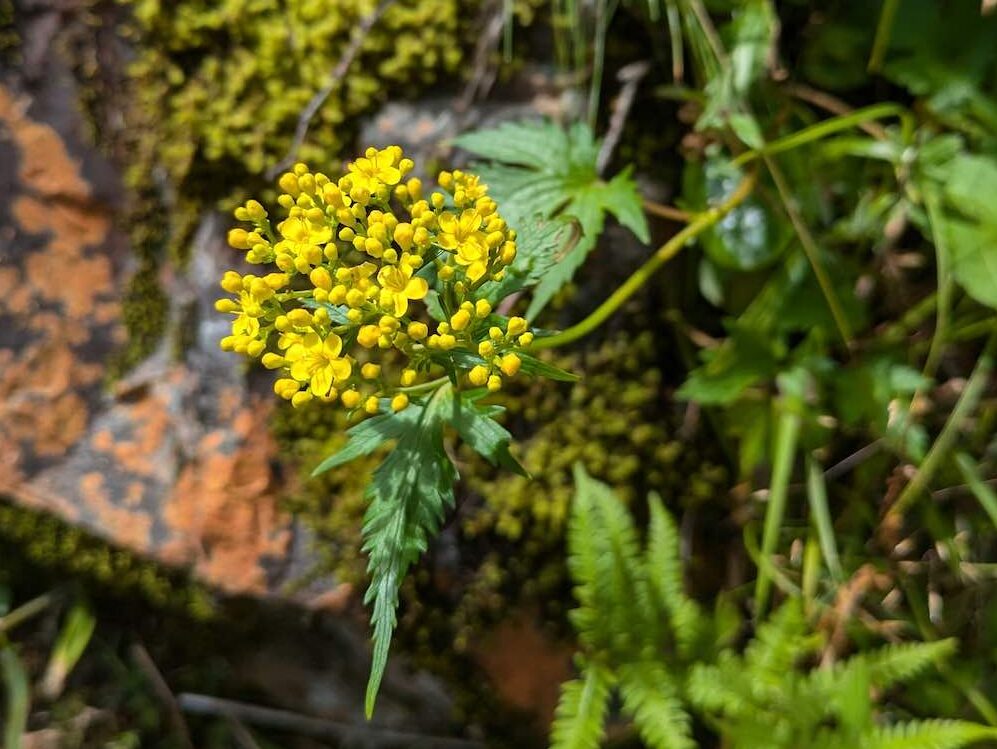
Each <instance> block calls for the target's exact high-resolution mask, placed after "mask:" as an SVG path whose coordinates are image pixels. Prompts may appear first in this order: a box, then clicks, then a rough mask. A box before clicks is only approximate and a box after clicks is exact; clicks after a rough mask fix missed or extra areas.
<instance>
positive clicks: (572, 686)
mask: <svg viewBox="0 0 997 749" xmlns="http://www.w3.org/2000/svg"><path fill="white" fill-rule="evenodd" d="M612 686H613V679H612V674H610V672H609V671H608V669H606V668H605V667H603V666H600V665H597V664H593V663H589V664H587V665H586V666H585V668H584V669H583V671H582V674H581V677H580V678H578V679H572V680H571V681H566V682H565V683H564V684H562V685H561V699H560V701H559V702H558V704H557V710H556V711H555V713H554V725H553V726H552V727H551V732H550V746H551V749H596V748H597V747H598V746H599V741H600V740H601V739H602V735H603V730H604V726H605V722H606V712H607V710H608V708H609V692H610V689H611V688H612Z"/></svg>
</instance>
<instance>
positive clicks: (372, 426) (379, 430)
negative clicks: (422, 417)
mask: <svg viewBox="0 0 997 749" xmlns="http://www.w3.org/2000/svg"><path fill="white" fill-rule="evenodd" d="M419 413H420V412H419V409H418V408H411V409H405V410H404V411H401V412H399V413H397V414H395V413H388V414H379V415H378V416H373V417H371V418H369V419H367V420H366V421H362V422H360V423H359V424H357V425H356V426H354V427H351V428H350V429H348V430H347V432H346V436H347V437H348V438H349V439H348V440H347V442H346V445H345V446H344V447H343V448H342V449H341V450H339V451H337V452H335V453H333V454H332V455H330V456H329V457H327V458H326V459H325V460H323V461H322V462H321V463H319V464H318V465H317V466H316V467H315V470H313V471H312V476H318V475H319V474H321V473H325V472H326V471H328V470H330V469H332V468H335V467H336V466H341V465H343V464H344V463H349V462H350V461H351V460H356V459H357V458H360V457H363V456H364V455H370V454H371V453H372V452H374V450H376V449H377V448H378V447H380V446H381V445H382V444H384V443H385V442H387V441H388V440H393V439H398V438H399V437H401V436H402V435H403V434H405V432H406V431H408V430H410V429H411V428H412V425H413V422H414V421H415V420H417V419H418V418H419Z"/></svg>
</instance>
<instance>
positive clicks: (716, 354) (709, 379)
mask: <svg viewBox="0 0 997 749" xmlns="http://www.w3.org/2000/svg"><path fill="white" fill-rule="evenodd" d="M701 355H702V357H703V358H704V359H705V360H706V363H705V364H704V365H703V366H701V367H697V368H696V369H694V370H693V371H692V372H690V373H689V377H688V378H687V379H686V381H685V382H684V383H682V387H680V388H679V390H678V393H677V395H678V397H679V398H681V399H684V400H691V401H695V402H697V403H702V404H704V405H705V404H709V405H726V404H729V403H731V402H733V401H735V400H737V399H738V398H739V397H740V396H741V394H742V393H743V392H744V391H745V390H746V389H747V388H749V387H750V386H751V385H753V384H755V383H756V382H759V381H760V380H763V379H765V378H768V377H771V376H773V375H775V373H776V371H777V370H778V358H777V356H776V354H775V352H773V351H772V341H771V340H770V339H769V338H768V337H766V336H765V335H763V334H762V333H760V332H759V331H755V330H752V329H750V328H746V327H743V326H734V327H733V328H732V330H731V335H730V337H728V338H727V339H726V340H725V341H724V342H723V344H721V345H720V347H719V348H717V349H714V350H706V351H703V352H702V354H701Z"/></svg>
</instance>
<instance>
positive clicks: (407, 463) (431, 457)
mask: <svg viewBox="0 0 997 749" xmlns="http://www.w3.org/2000/svg"><path fill="white" fill-rule="evenodd" d="M452 398H453V392H452V390H451V389H450V388H449V387H447V386H444V387H441V388H440V389H439V390H437V391H436V392H435V393H433V395H432V396H431V397H430V398H429V400H428V401H427V402H426V403H424V404H412V405H410V406H409V408H407V409H406V410H405V411H403V412H402V413H408V412H410V411H411V412H412V414H413V415H414V416H415V418H413V419H410V420H406V421H405V422H404V423H405V425H406V426H407V428H406V429H405V430H404V431H403V432H402V434H401V435H400V438H399V440H398V443H397V445H395V449H394V450H392V451H391V453H390V454H389V455H388V457H387V458H385V460H384V462H383V463H381V465H380V466H378V468H377V469H376V470H375V471H374V474H373V477H372V479H371V482H370V484H369V485H368V487H367V492H366V499H367V501H368V507H367V512H366V513H365V515H364V525H363V538H364V542H363V550H364V551H365V552H366V553H367V554H368V563H367V570H368V572H369V573H370V576H371V583H370V587H369V588H368V589H367V593H366V595H365V596H364V602H365V603H368V604H370V603H372V604H373V609H372V612H371V623H372V625H373V628H374V633H373V640H374V650H373V658H372V663H371V672H370V679H369V681H368V683H367V695H366V699H365V709H366V712H367V715H368V717H369V716H370V715H371V714H372V713H373V710H374V702H375V700H376V698H377V692H378V689H379V688H380V684H381V679H382V677H383V676H384V669H385V666H386V665H387V660H388V650H389V648H390V644H391V634H392V632H393V631H394V628H395V623H396V610H397V607H398V590H399V588H400V587H401V583H402V579H403V578H404V576H405V572H406V571H407V570H408V568H409V566H410V565H411V564H412V563H413V562H415V561H416V560H417V559H418V557H419V555H420V554H421V553H422V552H423V551H425V550H426V547H427V545H428V543H429V538H430V537H432V536H434V535H436V533H437V532H438V531H439V528H440V524H441V523H442V521H443V516H444V513H445V511H446V510H447V509H449V508H451V507H452V506H453V503H454V495H453V484H454V481H456V479H457V471H456V469H455V468H454V466H453V463H451V462H450V458H449V456H448V455H447V453H446V450H445V449H444V447H443V428H444V425H445V423H446V420H447V417H448V416H449V414H450V411H451V409H452Z"/></svg>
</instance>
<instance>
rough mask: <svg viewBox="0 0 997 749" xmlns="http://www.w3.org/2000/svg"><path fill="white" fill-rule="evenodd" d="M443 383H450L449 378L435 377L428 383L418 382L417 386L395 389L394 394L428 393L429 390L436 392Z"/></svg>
mask: <svg viewBox="0 0 997 749" xmlns="http://www.w3.org/2000/svg"><path fill="white" fill-rule="evenodd" d="M445 382H450V378H449V377H437V378H436V379H435V380H429V381H428V382H420V383H419V384H418V385H409V386H408V387H403V388H395V392H396V393H408V394H409V395H411V394H413V393H428V392H429V391H431V390H436V389H437V388H438V387H440V386H441V385H443V384H444V383H445Z"/></svg>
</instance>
